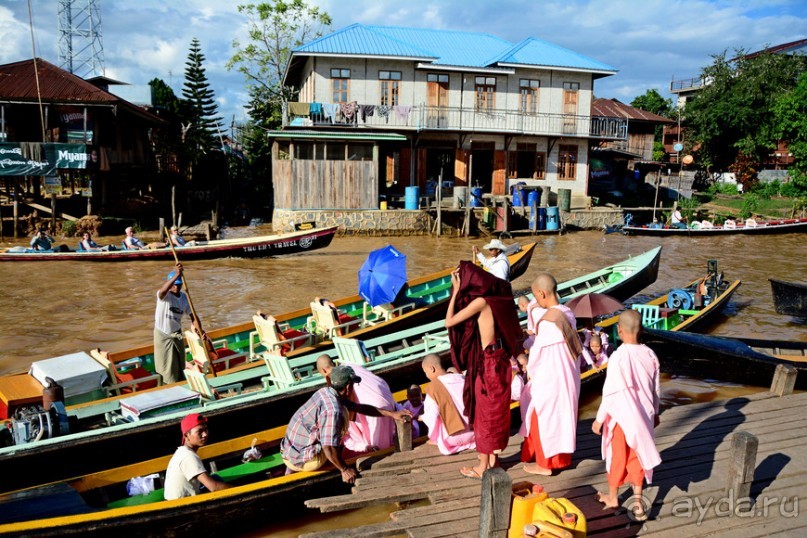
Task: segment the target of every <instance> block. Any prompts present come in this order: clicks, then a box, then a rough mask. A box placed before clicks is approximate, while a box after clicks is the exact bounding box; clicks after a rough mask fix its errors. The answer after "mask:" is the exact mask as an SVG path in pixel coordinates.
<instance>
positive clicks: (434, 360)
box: [423, 353, 443, 370]
mask: <svg viewBox="0 0 807 538" xmlns="http://www.w3.org/2000/svg"><path fill="white" fill-rule="evenodd" d="M423 366H433V367H434V368H438V369H440V370H442V369H443V361H442V360H441V359H440V356H439V355H436V354H434V353H429V354H428V355H426V356H425V357H423Z"/></svg>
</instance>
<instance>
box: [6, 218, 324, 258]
mask: <svg viewBox="0 0 807 538" xmlns="http://www.w3.org/2000/svg"><path fill="white" fill-rule="evenodd" d="M337 229H338V228H337V227H336V226H331V227H328V228H314V229H313V230H307V231H304V232H294V233H288V234H279V235H267V236H260V237H252V238H244V239H222V240H213V241H209V242H204V243H203V244H200V245H198V246H192V247H182V248H180V249H177V253H178V255H179V257H180V258H181V259H182V261H187V260H210V259H216V258H230V257H233V258H264V257H270V256H285V255H289V254H300V253H303V252H308V251H311V250H317V249H320V248H325V247H327V246H328V245H330V244H331V241H332V240H333V237H334V235H335V234H336V231H337ZM173 259H174V254H173V253H172V251H171V249H170V248H162V249H154V250H113V251H103V252H83V251H81V252H19V253H17V252H9V251H6V252H2V253H0V261H86V262H89V261H92V262H120V261H135V260H173Z"/></svg>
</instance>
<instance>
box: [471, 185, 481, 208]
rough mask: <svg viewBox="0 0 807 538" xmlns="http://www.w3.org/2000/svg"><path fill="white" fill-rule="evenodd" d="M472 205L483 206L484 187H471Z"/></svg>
mask: <svg viewBox="0 0 807 538" xmlns="http://www.w3.org/2000/svg"><path fill="white" fill-rule="evenodd" d="M468 205H470V206H471V207H482V187H474V188H473V189H471V203H470V204H468Z"/></svg>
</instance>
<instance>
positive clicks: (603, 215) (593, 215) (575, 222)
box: [560, 208, 623, 230]
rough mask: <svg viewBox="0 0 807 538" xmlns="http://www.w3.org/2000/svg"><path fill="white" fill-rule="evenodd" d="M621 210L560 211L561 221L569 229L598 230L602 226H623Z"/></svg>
mask: <svg viewBox="0 0 807 538" xmlns="http://www.w3.org/2000/svg"><path fill="white" fill-rule="evenodd" d="M622 213H623V212H622V210H621V209H605V208H602V209H600V208H598V209H575V210H573V211H572V212H571V213H567V212H566V211H561V217H560V218H561V221H562V222H563V224H564V225H565V226H566V227H567V228H570V229H582V230H598V229H602V227H603V226H616V225H618V224H623V216H622Z"/></svg>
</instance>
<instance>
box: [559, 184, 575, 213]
mask: <svg viewBox="0 0 807 538" xmlns="http://www.w3.org/2000/svg"><path fill="white" fill-rule="evenodd" d="M558 206H560V210H561V211H566V212H567V213H568V212H569V211H571V209H572V190H571V189H558Z"/></svg>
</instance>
